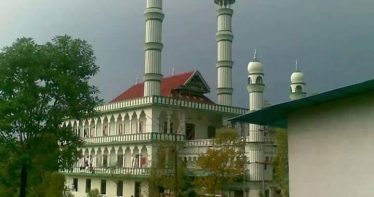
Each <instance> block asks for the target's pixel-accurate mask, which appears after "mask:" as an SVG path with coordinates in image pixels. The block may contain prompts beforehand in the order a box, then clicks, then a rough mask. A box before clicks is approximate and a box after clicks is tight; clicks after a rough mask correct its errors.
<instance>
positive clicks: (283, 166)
mask: <svg viewBox="0 0 374 197" xmlns="http://www.w3.org/2000/svg"><path fill="white" fill-rule="evenodd" d="M277 145H278V146H277V148H278V151H277V155H276V156H275V158H274V161H273V165H274V169H275V173H274V180H275V182H276V183H277V184H278V185H279V186H280V188H281V194H282V196H283V197H288V196H289V193H288V191H289V190H288V140H287V131H286V130H284V129H277Z"/></svg>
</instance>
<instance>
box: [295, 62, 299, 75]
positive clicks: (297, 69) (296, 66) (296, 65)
mask: <svg viewBox="0 0 374 197" xmlns="http://www.w3.org/2000/svg"><path fill="white" fill-rule="evenodd" d="M295 71H296V72H299V66H298V63H297V60H295Z"/></svg>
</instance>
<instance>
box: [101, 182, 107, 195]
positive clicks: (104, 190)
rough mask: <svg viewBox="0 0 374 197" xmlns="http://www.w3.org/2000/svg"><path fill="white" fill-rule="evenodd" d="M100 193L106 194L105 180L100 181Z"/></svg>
mask: <svg viewBox="0 0 374 197" xmlns="http://www.w3.org/2000/svg"><path fill="white" fill-rule="evenodd" d="M100 193H101V194H106V180H101V185H100Z"/></svg>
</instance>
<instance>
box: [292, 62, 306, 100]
mask: <svg viewBox="0 0 374 197" xmlns="http://www.w3.org/2000/svg"><path fill="white" fill-rule="evenodd" d="M290 87H291V93H290V99H291V100H296V99H301V98H304V97H305V96H306V91H305V81H304V74H303V73H302V72H300V71H299V68H298V63H297V60H296V61H295V71H294V72H293V73H292V75H291V85H290Z"/></svg>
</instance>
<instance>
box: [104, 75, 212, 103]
mask: <svg viewBox="0 0 374 197" xmlns="http://www.w3.org/2000/svg"><path fill="white" fill-rule="evenodd" d="M194 73H195V71H190V72H185V73H181V74H177V75H173V76H170V77H165V78H163V79H162V80H161V96H165V97H171V96H172V90H175V89H177V88H178V87H180V86H182V85H185V84H186V82H188V80H189V79H190V78H191V77H192V76H193V75H194ZM143 95H144V83H138V84H135V85H134V86H132V87H131V88H129V89H128V90H126V91H125V92H123V93H122V94H120V95H119V96H117V97H116V98H114V99H113V100H112V101H111V103H114V102H119V101H123V100H128V99H134V98H140V97H143ZM179 98H181V97H180V95H179ZM183 98H184V99H187V100H194V101H200V102H208V103H213V102H212V101H211V100H209V99H208V98H207V97H205V96H204V95H201V96H198V98H197V97H196V96H183ZM183 98H182V99H183Z"/></svg>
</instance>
